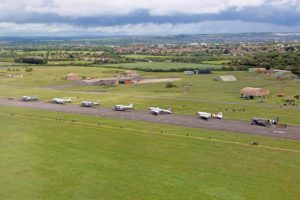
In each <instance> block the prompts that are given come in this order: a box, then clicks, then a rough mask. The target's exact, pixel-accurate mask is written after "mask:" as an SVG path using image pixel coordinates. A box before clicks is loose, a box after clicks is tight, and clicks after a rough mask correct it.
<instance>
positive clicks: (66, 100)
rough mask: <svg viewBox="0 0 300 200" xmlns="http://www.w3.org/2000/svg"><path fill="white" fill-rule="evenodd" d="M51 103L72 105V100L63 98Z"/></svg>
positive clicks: (55, 99)
mask: <svg viewBox="0 0 300 200" xmlns="http://www.w3.org/2000/svg"><path fill="white" fill-rule="evenodd" d="M50 102H51V103H56V104H65V103H72V99H70V98H68V99H61V98H54V99H52V100H51V101H50Z"/></svg>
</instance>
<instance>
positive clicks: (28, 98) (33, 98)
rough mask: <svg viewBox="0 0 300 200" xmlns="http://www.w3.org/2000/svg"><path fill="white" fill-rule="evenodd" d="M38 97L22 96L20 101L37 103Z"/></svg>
mask: <svg viewBox="0 0 300 200" xmlns="http://www.w3.org/2000/svg"><path fill="white" fill-rule="evenodd" d="M38 99H39V98H38V96H22V98H21V101H38Z"/></svg>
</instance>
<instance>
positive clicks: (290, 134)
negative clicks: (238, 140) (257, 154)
mask: <svg viewBox="0 0 300 200" xmlns="http://www.w3.org/2000/svg"><path fill="white" fill-rule="evenodd" d="M0 106H16V107H27V108H36V109H42V110H51V111H59V112H67V113H76V114H86V115H94V116H100V117H108V118H116V119H128V120H136V121H145V122H154V123H162V124H171V125H178V126H185V127H193V128H204V129H212V130H222V131H231V132H238V133H247V134H254V135H263V136H270V137H280V138H287V139H293V140H300V126H288V127H287V128H276V127H274V126H273V127H270V128H267V127H260V126H252V125H251V124H250V122H247V121H240V120H227V119H223V120H217V119H212V120H209V121H203V120H200V119H198V118H197V117H196V116H190V115H177V114H172V115H160V116H153V115H151V114H150V113H148V112H145V111H130V112H116V111H113V110H112V109H110V108H100V109H99V110H98V109H97V108H82V107H80V106H78V105H57V104H49V103H44V102H21V101H19V100H8V99H6V98H5V99H4V98H0Z"/></svg>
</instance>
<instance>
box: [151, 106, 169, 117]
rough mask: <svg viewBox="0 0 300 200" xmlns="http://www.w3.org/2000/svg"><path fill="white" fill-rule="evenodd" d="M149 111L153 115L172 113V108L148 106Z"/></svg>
mask: <svg viewBox="0 0 300 200" xmlns="http://www.w3.org/2000/svg"><path fill="white" fill-rule="evenodd" d="M149 111H150V113H151V114H153V115H158V114H172V109H171V108H169V109H162V108H159V107H150V108H149Z"/></svg>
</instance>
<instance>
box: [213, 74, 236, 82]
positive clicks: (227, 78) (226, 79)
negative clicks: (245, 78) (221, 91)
mask: <svg viewBox="0 0 300 200" xmlns="http://www.w3.org/2000/svg"><path fill="white" fill-rule="evenodd" d="M214 80H215V81H223V82H233V81H237V79H236V78H235V77H234V76H233V75H224V76H218V77H216V78H214Z"/></svg>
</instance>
